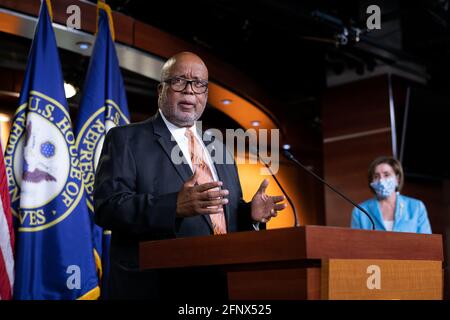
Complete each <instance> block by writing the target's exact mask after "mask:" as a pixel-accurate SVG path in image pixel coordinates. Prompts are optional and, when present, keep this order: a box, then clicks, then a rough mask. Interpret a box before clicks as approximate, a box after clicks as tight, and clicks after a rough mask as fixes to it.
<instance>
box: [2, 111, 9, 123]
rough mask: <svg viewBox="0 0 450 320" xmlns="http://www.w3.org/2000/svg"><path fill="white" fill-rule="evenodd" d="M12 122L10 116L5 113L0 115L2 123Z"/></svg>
mask: <svg viewBox="0 0 450 320" xmlns="http://www.w3.org/2000/svg"><path fill="white" fill-rule="evenodd" d="M10 120H11V118H10V116H8V115H7V114H5V113H0V122H9V121H10Z"/></svg>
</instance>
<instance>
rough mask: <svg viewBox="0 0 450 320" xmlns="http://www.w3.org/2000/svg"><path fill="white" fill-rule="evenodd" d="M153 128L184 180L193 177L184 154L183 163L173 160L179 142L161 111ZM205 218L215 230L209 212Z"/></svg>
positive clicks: (155, 119) (154, 119)
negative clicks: (176, 162)
mask: <svg viewBox="0 0 450 320" xmlns="http://www.w3.org/2000/svg"><path fill="white" fill-rule="evenodd" d="M153 128H154V132H155V134H157V135H159V136H160V138H159V139H158V142H159V144H160V145H161V147H162V148H163V150H164V152H165V153H166V154H167V156H168V157H169V159H170V163H172V165H173V166H174V168H175V170H177V172H178V174H179V175H180V177H181V179H183V181H185V182H186V181H187V180H188V179H189V178H190V177H192V175H193V172H192V170H191V168H190V167H189V165H188V164H187V162H186V158H185V156H184V154H183V158H184V161H183V163H181V164H175V163H173V162H172V157H171V153H172V150H173V148H175V147H176V146H177V142H176V141H175V140H172V134H171V133H170V131H169V129H168V128H167V126H166V124H165V123H164V120H163V119H162V117H161V115H160V114H159V112H157V113H156V115H154V116H153ZM202 217H203V219H205V221H206V223H207V224H208V226H209V228H210V229H211V231H213V230H214V229H213V226H212V222H211V218H210V217H209V215H207V214H203V215H202Z"/></svg>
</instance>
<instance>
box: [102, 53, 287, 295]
mask: <svg viewBox="0 0 450 320" xmlns="http://www.w3.org/2000/svg"><path fill="white" fill-rule="evenodd" d="M158 93H159V98H158V106H159V110H158V112H157V113H156V115H154V116H153V117H152V118H150V119H148V120H146V121H144V122H142V123H135V124H131V125H127V126H123V127H116V128H113V129H111V130H110V131H109V132H108V134H107V136H106V139H105V143H104V146H103V150H102V154H101V157H100V161H99V164H98V169H97V174H96V179H95V192H94V200H95V221H96V223H97V224H98V225H99V226H101V227H103V228H105V229H109V230H111V231H112V239H111V251H110V278H109V280H108V288H107V291H108V295H109V297H110V298H113V299H122V298H124V299H126V298H164V297H166V295H167V296H169V295H170V296H171V295H173V294H174V292H173V291H174V290H175V291H176V292H179V293H180V292H182V294H180V295H178V296H179V297H183V296H185V295H188V294H189V296H190V297H191V298H192V295H191V294H190V292H193V291H195V289H196V288H197V289H198V288H201V289H198V290H196V292H197V293H198V292H200V291H202V292H205V290H206V295H208V294H209V293H208V290H209V289H211V288H206V287H204V288H202V286H201V285H199V282H198V281H197V280H198V279H194V277H200V275H198V274H196V273H195V272H193V273H191V274H190V276H185V275H184V276H182V278H180V277H178V276H176V275H174V273H164V272H161V271H159V272H156V271H146V272H140V271H139V270H138V269H139V268H138V247H139V242H140V241H146V240H155V239H168V238H175V237H190V236H205V235H214V234H223V233H227V232H235V231H242V230H252V229H258V224H259V223H263V224H264V223H265V222H267V221H269V220H270V219H271V218H272V217H274V216H276V214H277V211H280V210H283V209H284V208H285V207H286V205H285V204H284V203H281V201H283V200H284V197H283V196H268V195H266V194H265V190H266V188H267V185H268V180H267V179H265V180H264V181H263V182H262V184H261V186H260V188H259V189H258V191H257V193H256V194H255V195H254V197H253V199H252V202H251V203H246V202H245V201H244V200H243V199H242V191H241V187H240V182H239V176H238V173H237V170H236V166H235V165H234V164H227V163H225V162H222V163H217V162H214V161H213V160H212V157H211V156H210V155H207V153H205V152H204V151H205V150H206V148H205V143H204V141H202V137H201V133H198V132H197V131H196V123H195V121H197V120H198V119H199V118H200V116H201V115H202V113H203V111H204V109H205V106H206V101H207V95H208V70H207V68H206V66H205V64H204V63H203V61H202V60H201V59H200V58H199V57H198V56H196V55H195V54H192V53H189V52H183V53H180V54H177V55H175V56H173V57H172V58H170V59H169V60H168V61H167V62H166V63H165V64H164V66H163V69H162V72H161V83H160V84H159V86H158ZM176 147H178V148H179V150H181V152H182V154H183V160H184V163H181V164H176V163H174V161H173V150H174V148H176ZM224 150H225V148H224ZM199 159H200V160H199ZM193 172H194V173H193ZM167 254H170V252H168V253H167ZM168 274H169V275H168ZM188 278H189V279H188ZM203 278H204V277H203ZM207 284H209V285H210V286H213V285H212V284H211V280H210V279H207V281H204V285H207ZM198 296H202V294H201V293H199V294H198ZM209 296H210V295H209Z"/></svg>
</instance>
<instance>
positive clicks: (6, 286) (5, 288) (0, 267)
mask: <svg viewBox="0 0 450 320" xmlns="http://www.w3.org/2000/svg"><path fill="white" fill-rule="evenodd" d="M11 299H12V288H11V284H10V283H9V278H8V273H7V272H6V266H5V260H4V259H3V254H2V251H1V250H0V300H11Z"/></svg>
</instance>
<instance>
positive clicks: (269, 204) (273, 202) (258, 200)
mask: <svg viewBox="0 0 450 320" xmlns="http://www.w3.org/2000/svg"><path fill="white" fill-rule="evenodd" d="M268 185H269V180H267V179H264V181H263V182H262V183H261V185H260V186H259V189H258V191H256V193H255V195H254V196H253V199H252V219H253V221H257V222H262V223H266V222H269V220H270V219H272V218H273V217H276V216H277V212H278V211H281V210H283V209H285V208H286V207H287V205H286V204H285V203H279V202H281V201H283V200H284V196H269V195H267V194H266V189H267V186H268Z"/></svg>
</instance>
